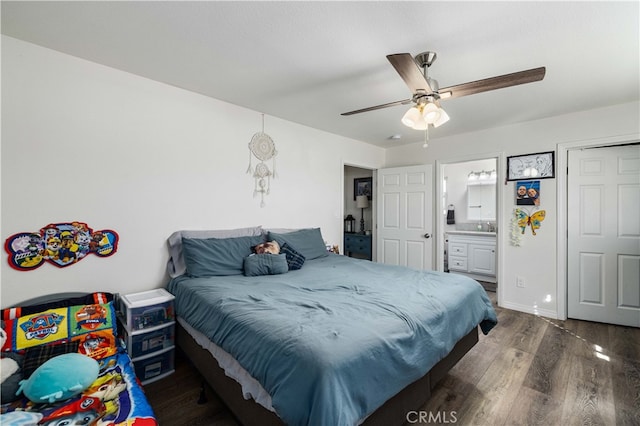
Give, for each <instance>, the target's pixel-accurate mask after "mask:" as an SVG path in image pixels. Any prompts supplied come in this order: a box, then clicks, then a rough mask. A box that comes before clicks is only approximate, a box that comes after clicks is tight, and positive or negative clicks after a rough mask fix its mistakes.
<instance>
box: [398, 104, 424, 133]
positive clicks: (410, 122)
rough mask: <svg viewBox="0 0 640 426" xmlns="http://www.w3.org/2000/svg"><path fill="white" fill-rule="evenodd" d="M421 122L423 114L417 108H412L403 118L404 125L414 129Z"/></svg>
mask: <svg viewBox="0 0 640 426" xmlns="http://www.w3.org/2000/svg"><path fill="white" fill-rule="evenodd" d="M420 120H422V113H421V112H420V110H419V109H418V108H417V107H415V106H412V107H411V108H409V110H408V111H407V112H406V113H405V114H404V116H403V117H402V124H404V125H405V126H407V127H411V128H413V126H415V124H416V123H417V122H419V121H420Z"/></svg>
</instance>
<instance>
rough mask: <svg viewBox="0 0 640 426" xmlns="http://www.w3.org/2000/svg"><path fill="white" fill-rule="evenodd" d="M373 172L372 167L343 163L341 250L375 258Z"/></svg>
mask: <svg viewBox="0 0 640 426" xmlns="http://www.w3.org/2000/svg"><path fill="white" fill-rule="evenodd" d="M374 172H375V170H372V169H367V168H363V167H358V166H352V165H347V164H345V165H344V174H343V176H344V190H343V194H344V200H343V219H344V229H343V241H342V249H341V253H343V254H346V255H348V256H352V257H357V258H360V259H367V260H374V261H375V259H376V250H375V248H376V241H375V239H376V237H375V229H376V197H375V179H376V177H375V173H374ZM358 196H360V197H358ZM365 198H366V200H365Z"/></svg>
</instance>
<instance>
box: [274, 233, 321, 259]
mask: <svg viewBox="0 0 640 426" xmlns="http://www.w3.org/2000/svg"><path fill="white" fill-rule="evenodd" d="M268 239H269V240H276V241H277V242H278V244H280V246H281V247H282V246H283V245H284V244H289V245H290V246H291V247H295V248H296V251H297V252H298V253H300V254H302V255H303V256H304V257H305V259H307V260H311V259H317V258H319V257H325V256H328V255H329V253H328V252H327V247H326V245H325V244H324V240H323V239H322V234H321V233H320V228H309V229H300V230H297V231H293V232H289V233H286V234H279V233H276V232H269V238H268Z"/></svg>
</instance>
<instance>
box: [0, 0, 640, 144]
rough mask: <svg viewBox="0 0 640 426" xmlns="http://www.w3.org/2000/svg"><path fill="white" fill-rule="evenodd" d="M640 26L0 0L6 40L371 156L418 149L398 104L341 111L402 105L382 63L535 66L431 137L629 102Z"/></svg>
mask: <svg viewBox="0 0 640 426" xmlns="http://www.w3.org/2000/svg"><path fill="white" fill-rule="evenodd" d="M639 19H640V2H638V1H630V2H610V1H606V2H575V1H574V2H531V3H529V2H526V3H525V2H426V1H423V2H417V1H410V2H398V1H390V2H383V1H375V2H365V1H355V2H338V1H324V2H306V1H305V2H267V1H259V2H247V1H235V2H217V1H196V2H181V1H177V2H166V1H161V2H150V1H135V2H134V1H123V2H79V1H70V2H54V1H45V2H32V1H19V2H11V1H2V33H3V34H6V35H9V36H11V37H15V38H18V39H22V40H25V41H28V42H32V43H35V44H38V45H42V46H45V47H49V48H51V49H55V50H58V51H61V52H65V53H68V54H71V55H74V56H77V57H80V58H84V59H88V60H90V61H93V62H97V63H100V64H104V65H107V66H110V67H113V68H117V69H121V70H124V71H128V72H131V73H133V74H137V75H140V76H144V77H147V78H150V79H153V80H157V81H161V82H164V83H167V84H170V85H173V86H177V87H181V88H184V89H187V90H191V91H194V92H198V93H202V94H204V95H207V96H211V97H213V98H216V99H220V100H223V101H227V102H230V103H233V104H236V105H241V106H244V107H247V108H250V109H252V110H255V111H259V112H263V113H265V114H266V115H267V117H268V116H275V117H280V118H283V119H286V120H290V121H293V122H297V123H301V124H304V125H307V126H311V127H314V128H317V129H322V130H325V131H328V132H331V133H335V134H339V135H344V136H347V137H350V138H354V139H358V140H362V141H365V142H368V143H372V144H375V145H378V146H382V147H389V146H394V145H399V144H406V143H414V142H419V141H421V140H422V139H423V137H424V134H423V132H419V131H416V130H411V129H409V128H407V127H405V126H403V125H402V124H401V123H400V118H401V117H402V115H403V114H404V112H405V110H406V109H407V106H396V107H392V108H387V109H384V110H378V111H374V112H368V113H363V114H359V115H353V116H349V117H343V116H341V115H340V113H342V112H346V111H351V110H355V109H360V108H364V107H369V106H373V105H379V104H383V103H387V102H392V101H397V100H402V99H407V98H410V97H411V93H410V92H409V89H408V88H407V86H406V85H405V84H404V82H403V81H402V79H401V78H400V76H399V75H398V74H397V73H396V71H395V70H394V69H393V67H392V66H391V65H390V64H389V62H388V61H387V59H386V58H385V56H386V55H387V54H391V53H405V52H407V53H411V54H412V55H415V54H417V53H420V52H422V51H425V50H431V51H435V52H436V53H437V54H438V59H437V60H436V62H435V63H434V65H433V66H432V67H431V68H430V72H429V75H430V76H431V77H433V78H435V79H437V80H438V81H439V83H440V86H441V87H446V86H451V85H454V84H460V83H466V82H469V81H474V80H479V79H483V78H487V77H492V76H495V75H501V74H507V73H511V72H515V71H521V70H526V69H530V68H535V67H539V66H546V68H547V74H546V77H545V78H544V80H543V81H541V82H536V83H530V84H526V85H521V86H515V87H510V88H506V89H500V90H496V91H492V92H485V93H481V94H476V95H471V96H467V97H462V98H457V99H451V100H447V101H443V102H442V106H443V108H444V109H445V110H446V111H447V112H448V113H449V115H450V116H451V120H450V121H449V122H448V123H446V124H444V125H442V126H441V127H439V128H437V129H432V130H431V131H430V137H431V139H435V138H438V137H443V136H449V135H454V134H459V133H465V132H470V131H474V130H479V129H483V128H488V127H494V126H501V125H507V124H510V123H515V122H521V121H528V120H535V119H540V118H544V117H549V116H554V115H558V114H564V113H570V112H573V111H580V110H587V109H592V108H597V107H600V106H607V105H613V104H619V103H625V102H630V101H637V100H638V99H639V98H640V96H639V93H640V88H639V80H640V70H639V67H640V46H639V39H640V26H639ZM255 125H256V126H259V125H260V119H259V118H256V123H255ZM267 128H268V118H267ZM395 134H399V135H401V139H400V140H390V139H389V137H390V136H391V135H395Z"/></svg>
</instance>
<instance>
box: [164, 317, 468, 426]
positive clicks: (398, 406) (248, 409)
mask: <svg viewBox="0 0 640 426" xmlns="http://www.w3.org/2000/svg"><path fill="white" fill-rule="evenodd" d="M176 341H177V344H178V346H179V347H180V348H181V349H182V351H183V352H184V354H185V356H186V357H187V358H188V359H189V360H190V361H191V362H192V363H193V365H194V366H195V367H196V369H197V370H198V371H199V372H200V374H201V375H202V376H203V377H204V379H205V380H206V381H207V382H208V383H209V385H211V387H212V388H213V390H214V392H215V393H216V394H217V395H218V396H219V397H220V399H222V401H224V403H225V404H226V405H227V407H228V408H229V410H230V411H231V413H232V414H233V415H234V416H235V417H236V419H237V420H238V421H239V422H240V423H241V424H242V425H244V426H276V425H277V426H283V425H284V423H283V422H282V420H281V419H280V418H279V417H278V416H277V415H276V414H275V413H274V412H272V411H269V410H267V409H266V408H264V407H263V406H262V405H260V404H258V403H256V402H255V401H253V400H251V399H250V400H246V399H244V398H243V396H242V389H241V387H240V384H239V383H238V382H236V381H235V380H234V379H232V378H230V377H227V376H226V374H225V373H224V370H223V369H222V368H221V367H220V366H219V365H218V362H217V361H216V359H215V358H214V357H213V356H212V355H211V353H210V352H209V351H207V350H206V349H204V348H203V347H202V346H200V345H199V344H198V343H197V342H196V341H195V340H194V339H193V337H191V335H190V334H189V333H188V332H187V331H186V330H185V329H184V328H183V327H182V326H181V325H180V323H179V322H176ZM477 342H478V327H474V328H473V329H472V330H471V331H470V332H469V333H468V334H467V335H466V336H464V337H463V338H462V339H460V340H459V341H458V343H457V344H456V345H455V346H454V347H453V349H452V350H451V352H449V354H448V355H447V356H446V357H445V358H443V359H442V360H441V361H440V362H438V363H437V364H436V365H435V366H434V367H433V368H432V369H431V370H430V371H429V372H428V373H427V374H425V375H424V376H423V377H422V378H420V379H418V380H416V381H415V382H413V383H411V384H410V385H408V386H407V387H406V388H404V389H403V390H401V391H400V392H399V393H398V394H396V395H395V396H394V397H392V398H391V399H389V400H388V401H387V402H385V403H384V405H382V406H381V407H380V408H378V409H377V410H376V411H375V412H374V413H373V414H371V415H370V416H369V417H367V419H366V420H365V421H364V422H363V423H362V425H364V426H389V425H402V424H403V423H405V422H406V415H407V413H408V412H409V411H412V410H417V409H419V408H420V406H421V405H422V404H424V403H425V402H426V401H427V400H428V399H429V398H430V396H431V391H432V390H433V389H434V388H435V386H436V384H437V383H438V382H439V381H440V380H441V379H442V378H443V377H444V376H445V375H446V374H447V372H448V371H449V370H450V369H451V368H452V367H453V366H454V365H455V364H456V363H457V362H458V361H459V360H460V359H461V358H462V357H463V356H464V355H465V354H466V353H467V352H468V351H469V350H470V349H471V348H472V347H473V346H474V345H475V344H476V343H477Z"/></svg>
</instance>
